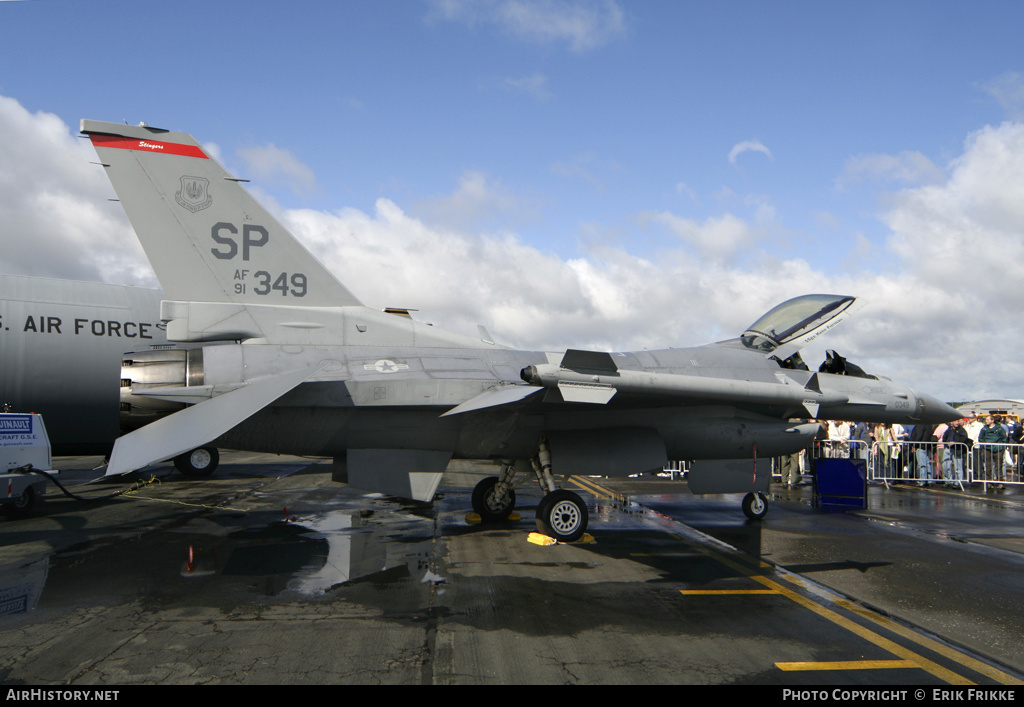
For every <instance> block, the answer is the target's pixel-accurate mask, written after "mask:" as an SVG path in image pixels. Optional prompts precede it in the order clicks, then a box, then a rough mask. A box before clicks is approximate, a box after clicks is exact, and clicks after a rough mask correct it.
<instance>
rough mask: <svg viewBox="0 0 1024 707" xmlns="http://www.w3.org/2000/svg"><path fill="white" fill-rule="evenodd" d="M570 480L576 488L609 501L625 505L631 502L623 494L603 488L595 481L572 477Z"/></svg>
mask: <svg viewBox="0 0 1024 707" xmlns="http://www.w3.org/2000/svg"><path fill="white" fill-rule="evenodd" d="M568 480H569V481H570V482H571V483H572V484H573V485H574V486H576V488H578V489H581V490H583V491H589V492H590V493H592V494H594V495H595V496H597V497H599V498H607V499H608V500H609V501H620V502H623V503H625V502H626V501H628V500H629V499H627V498H626V497H625V496H623V495H622V494H618V493H615V492H614V491H610V490H609V489H606V488H604V487H602V486H598V485H597V484H596V483H595V482H594V481H591V480H590V479H588V478H586V477H583V476H570V477H569V479H568Z"/></svg>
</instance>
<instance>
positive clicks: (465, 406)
mask: <svg viewBox="0 0 1024 707" xmlns="http://www.w3.org/2000/svg"><path fill="white" fill-rule="evenodd" d="M542 390H544V389H543V388H535V387H533V386H532V385H501V386H498V387H496V388H491V389H489V390H485V391H484V392H482V393H480V395H476V396H474V397H472V398H470V399H469V400H467V401H466V402H464V403H462V404H461V405H457V406H456V407H453V408H452V409H451V410H449V411H448V412H446V413H444V414H443V415H441V417H446V416H448V415H459V414H461V413H464V412H470V411H471V410H480V409H482V408H489V407H497V406H498V405H508V404H509V403H515V402H518V401H520V400H523V399H524V398H528V397H530V396H531V395H533V394H534V393H539V392H540V391H542Z"/></svg>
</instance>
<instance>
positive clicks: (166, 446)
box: [105, 367, 320, 476]
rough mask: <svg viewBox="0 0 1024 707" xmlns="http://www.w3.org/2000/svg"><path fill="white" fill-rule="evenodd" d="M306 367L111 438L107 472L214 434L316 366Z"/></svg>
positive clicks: (137, 464) (113, 472) (192, 446)
mask: <svg viewBox="0 0 1024 707" xmlns="http://www.w3.org/2000/svg"><path fill="white" fill-rule="evenodd" d="M319 370H320V368H319V367H318V368H309V369H305V370H300V371H292V372H291V373H285V374H284V375H280V376H274V377H271V378H264V379H262V380H257V381H255V382H253V383H250V384H248V385H246V386H245V387H244V388H239V389H238V390H234V391H232V392H230V393H225V394H224V395H219V396H217V397H215V398H211V399H210V400H206V401H204V402H201V403H198V404H196V405H193V406H192V407H189V408H185V409H184V410H182V411H180V412H176V413H174V414H173V415H168V416H167V417H164V418H161V419H159V420H157V421H156V422H151V423H150V424H148V425H146V426H145V427H141V428H139V429H137V430H135V431H134V432H131V433H130V434H127V435H124V436H123V437H119V438H118V439H117V440H116V441H115V442H114V451H113V452H112V453H111V454H110V463H109V464H107V471H106V474H105V475H106V476H115V475H117V474H126V473H128V472H129V471H134V470H135V469H139V468H142V467H144V466H148V465H149V464H154V463H156V462H159V461H163V460H165V459H170V458H171V457H176V456H178V455H179V454H182V453H184V452H188V451H190V450H192V449H195V448H196V447H202V446H203V445H204V444H208V443H209V442H211V441H213V440H215V439H217V438H218V437H220V436H221V435H222V434H224V433H225V432H227V431H228V430H230V429H231V428H232V427H234V426H235V425H237V424H238V423H240V422H242V421H243V420H245V419H247V418H248V417H250V416H251V415H253V414H254V413H256V412H257V411H259V410H261V409H262V408H264V407H266V406H267V405H269V404H270V403H272V402H274V401H275V400H277V399H278V398H280V397H281V396H282V395H284V394H285V393H287V392H288V391H289V390H291V389H292V388H294V387H296V386H297V385H299V384H300V383H302V382H303V381H304V380H306V379H307V378H309V377H310V376H312V375H313V374H315V373H316V372H317V371H319Z"/></svg>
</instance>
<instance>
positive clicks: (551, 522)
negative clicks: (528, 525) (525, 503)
mask: <svg viewBox="0 0 1024 707" xmlns="http://www.w3.org/2000/svg"><path fill="white" fill-rule="evenodd" d="M588 519H589V514H588V513H587V504H586V503H584V502H583V499H582V498H580V497H579V496H578V495H576V494H575V493H573V492H572V491H568V490H566V489H561V490H558V491H552V492H551V493H549V494H548V495H547V496H545V497H544V498H543V499H541V502H540V504H539V505H538V506H537V530H539V531H540V532H541V533H543V534H544V535H547V536H549V537H552V538H554V539H555V540H557V541H559V542H563V543H571V542H575V541H576V540H579V539H580V538H582V537H583V533H584V532H586V530H587V521H588Z"/></svg>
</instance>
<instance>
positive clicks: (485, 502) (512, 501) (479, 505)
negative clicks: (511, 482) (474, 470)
mask: <svg viewBox="0 0 1024 707" xmlns="http://www.w3.org/2000/svg"><path fill="white" fill-rule="evenodd" d="M497 483H498V477H497V476H488V477H487V478H486V479H484V480H483V481H481V482H480V483H478V484H477V485H476V487H475V488H474V489H473V510H474V511H475V512H476V513H477V514H478V515H479V516H480V520H482V521H483V522H484V523H497V522H499V521H503V520H505V519H506V518H508V516H509V514H510V513H512V511H513V510H515V507H516V492H515V489H509V490H508V493H506V494H505V498H504V502H503V503H502V502H500V501H498V500H497V499H496V498H495V493H494V487H495V485H497Z"/></svg>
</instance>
